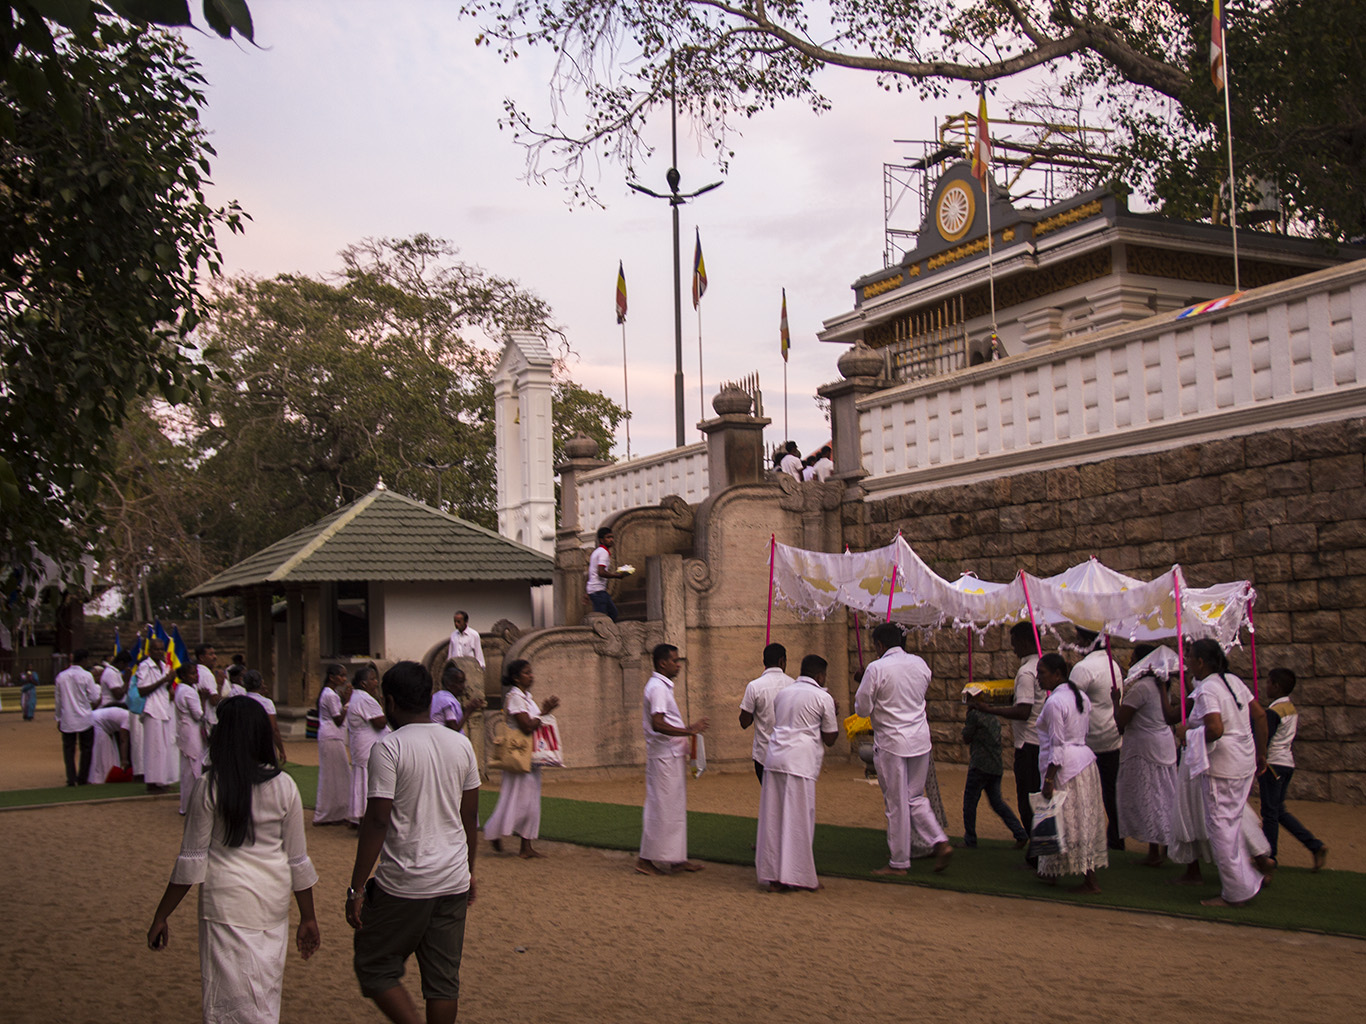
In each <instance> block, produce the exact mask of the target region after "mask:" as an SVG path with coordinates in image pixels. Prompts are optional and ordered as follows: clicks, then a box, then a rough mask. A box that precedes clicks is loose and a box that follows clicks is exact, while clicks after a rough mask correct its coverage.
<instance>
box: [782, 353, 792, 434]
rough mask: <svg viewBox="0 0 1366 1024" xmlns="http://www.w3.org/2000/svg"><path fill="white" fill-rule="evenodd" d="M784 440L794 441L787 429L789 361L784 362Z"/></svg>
mask: <svg viewBox="0 0 1366 1024" xmlns="http://www.w3.org/2000/svg"><path fill="white" fill-rule="evenodd" d="M783 440H784V441H790V440H792V434H791V433H789V432H788V429H787V360H786V359H784V360H783Z"/></svg>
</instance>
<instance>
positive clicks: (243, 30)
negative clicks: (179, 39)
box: [204, 0, 254, 42]
mask: <svg viewBox="0 0 1366 1024" xmlns="http://www.w3.org/2000/svg"><path fill="white" fill-rule="evenodd" d="M212 10H216V11H218V13H220V14H221V15H222V17H223V19H224V20H225V21H226V22H227V24H228V25H230V26H231V27H232V28H234V29H236V30H237V34H238V35H240V36H242V37H243V38H244V39H247V40H251V41H253V42H254V39H253V37H252V32H253V31H254V30H253V28H252V24H251V11H250V10H249V9H248V8H247V5H246V3H245V2H244V0H204V17H205V19H207V20H209V22H210V24H212V15H211V14H210V11H212ZM219 35H221V36H224V37H226V36H227V35H228V33H227V32H219Z"/></svg>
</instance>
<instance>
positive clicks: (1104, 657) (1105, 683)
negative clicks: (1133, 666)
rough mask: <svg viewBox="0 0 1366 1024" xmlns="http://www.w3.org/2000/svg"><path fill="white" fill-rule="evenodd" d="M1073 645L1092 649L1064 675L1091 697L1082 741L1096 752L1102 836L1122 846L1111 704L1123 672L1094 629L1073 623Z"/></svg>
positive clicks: (1116, 742) (1116, 729)
mask: <svg viewBox="0 0 1366 1024" xmlns="http://www.w3.org/2000/svg"><path fill="white" fill-rule="evenodd" d="M1076 631H1077V646H1079V647H1080V648H1081V649H1082V650H1086V649H1088V648H1090V647H1093V646H1095V648H1096V649H1095V650H1093V651H1091V653H1090V654H1088V655H1086V657H1084V658H1082V659H1081V661H1079V662H1077V663H1076V664H1075V665H1073V666H1072V672H1071V674H1070V675H1069V676H1068V678H1069V679H1070V680H1071V681H1072V682H1073V683H1075V684H1076V686H1077V689H1079V690H1080V691H1081V692H1082V693H1084V694H1086V696H1087V697H1089V698H1090V700H1091V717H1090V719H1089V720H1088V721H1087V723H1086V745H1087V746H1088V747H1090V748H1091V750H1092V752H1093V753H1094V754H1095V755H1096V769H1097V770H1098V771H1099V772H1100V795H1101V799H1102V800H1103V801H1104V802H1105V819H1106V822H1107V825H1106V829H1105V840H1106V842H1107V843H1108V844H1109V847H1110V849H1112V850H1122V849H1124V839H1123V837H1122V836H1121V835H1120V834H1119V805H1118V804H1117V803H1116V802H1115V790H1116V785H1117V783H1118V781H1119V747H1120V743H1121V739H1120V735H1119V726H1117V725H1116V724H1115V708H1116V707H1117V706H1118V705H1119V701H1120V698H1121V697H1122V696H1123V693H1122V691H1121V690H1120V686H1119V684H1120V682H1121V680H1123V678H1124V673H1123V672H1121V671H1120V670H1119V666H1118V665H1116V664H1115V663H1114V659H1112V658H1111V657H1110V654H1109V652H1108V651H1106V649H1105V644H1104V642H1102V641H1101V639H1100V635H1099V634H1098V633H1096V632H1095V631H1094V630H1090V629H1083V628H1082V627H1081V626H1077V627H1076ZM1097 644H1099V646H1096V645H1097Z"/></svg>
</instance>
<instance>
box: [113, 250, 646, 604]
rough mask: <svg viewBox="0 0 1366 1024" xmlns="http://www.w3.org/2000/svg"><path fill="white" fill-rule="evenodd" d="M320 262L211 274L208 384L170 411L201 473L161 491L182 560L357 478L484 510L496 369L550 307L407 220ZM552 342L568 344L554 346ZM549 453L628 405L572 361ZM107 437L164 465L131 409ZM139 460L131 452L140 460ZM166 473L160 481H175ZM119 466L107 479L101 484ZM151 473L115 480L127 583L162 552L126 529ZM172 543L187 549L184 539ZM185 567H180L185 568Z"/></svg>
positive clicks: (227, 543)
mask: <svg viewBox="0 0 1366 1024" xmlns="http://www.w3.org/2000/svg"><path fill="white" fill-rule="evenodd" d="M341 258H342V267H341V270H340V272H339V273H338V274H336V275H334V276H332V277H330V278H328V279H326V280H323V279H318V278H312V277H306V276H301V275H281V276H279V277H275V278H271V279H269V280H257V279H251V278H236V279H232V280H230V281H228V282H225V283H224V284H223V285H222V286H221V287H220V288H219V289H218V292H217V295H216V297H215V303H214V310H213V313H212V315H211V317H210V318H209V319H208V320H207V321H206V322H205V323H204V324H203V325H202V326H201V328H200V331H199V334H200V337H201V340H202V341H203V343H204V344H205V347H206V357H207V358H208V359H209V361H210V362H211V363H212V365H213V366H214V367H215V371H216V372H215V374H214V378H213V380H212V382H211V383H210V384H209V385H208V386H207V388H206V390H205V394H204V399H203V401H201V402H196V403H193V404H191V405H189V406H187V407H186V408H185V411H184V414H183V416H179V417H177V418H176V419H175V420H174V421H168V420H166V419H165V418H164V417H163V428H164V429H163V433H164V435H165V437H175V438H178V439H180V440H179V442H178V443H179V444H180V445H181V446H182V447H183V448H184V449H185V454H184V455H183V456H182V457H180V459H179V462H180V463H181V464H183V465H184V466H185V467H187V468H188V469H192V470H193V472H194V474H195V476H196V477H197V478H198V480H199V481H200V482H201V484H203V485H204V486H203V487H202V488H199V489H195V490H194V491H193V492H192V493H190V494H189V495H188V497H190V498H192V499H193V500H192V501H191V502H190V507H184V505H185V503H184V501H183V500H182V499H183V498H185V497H186V496H187V495H185V494H177V495H175V496H174V498H173V499H172V500H169V501H168V502H167V503H166V505H165V508H166V509H167V510H168V513H169V514H173V515H177V516H180V517H181V518H182V520H183V525H182V526H181V527H180V528H178V529H177V530H176V531H168V539H173V538H172V537H171V535H172V534H174V537H175V538H183V537H196V538H197V541H196V543H197V544H199V545H201V548H196V549H195V550H193V551H192V552H188V553H186V554H184V555H183V556H182V557H181V559H180V561H181V564H182V565H183V566H184V568H185V569H186V571H190V570H191V569H192V568H194V567H192V566H191V564H190V563H191V561H192V560H193V559H191V558H190V557H189V554H193V555H194V556H195V557H196V558H197V557H199V556H200V555H201V554H202V561H201V562H200V565H199V568H200V569H201V571H204V570H207V569H208V568H214V567H216V568H223V567H225V566H227V565H229V564H231V563H232V562H235V561H237V560H240V559H241V558H244V557H246V556H247V555H249V554H251V553H252V552H253V551H255V550H258V549H259V548H262V547H264V546H266V545H267V544H269V543H272V542H273V541H276V540H278V539H280V538H281V537H283V536H285V535H287V534H288V533H290V532H292V531H293V530H295V529H298V528H300V527H302V526H305V525H307V524H308V523H310V522H313V521H315V520H317V519H319V518H321V517H322V516H324V515H326V514H327V513H329V512H331V511H333V510H335V509H336V508H338V507H339V506H341V505H342V504H345V503H346V502H349V501H352V500H354V499H355V498H358V497H360V496H361V495H363V494H365V493H367V492H368V491H370V490H371V489H372V488H373V487H374V486H375V483H376V481H377V480H379V479H381V478H382V479H383V480H384V481H385V483H386V484H388V485H389V486H390V487H393V488H394V489H395V490H399V491H401V492H403V493H405V494H409V495H412V496H414V497H417V498H420V499H422V500H424V501H427V502H428V503H430V504H432V505H437V504H440V505H441V506H442V507H443V508H444V509H445V510H446V511H449V512H451V513H453V514H455V515H459V516H462V517H464V518H466V519H470V520H472V521H474V522H477V523H480V524H482V525H484V526H488V527H490V528H494V527H496V525H497V522H496V520H497V517H496V507H495V506H496V501H495V464H494V415H493V382H492V377H491V375H492V372H493V369H494V366H495V365H496V362H497V355H496V353H495V352H494V350H493V347H492V344H491V343H495V344H496V343H501V341H502V338H503V337H504V335H505V334H506V333H507V332H508V331H510V330H517V329H526V330H533V331H538V332H542V333H545V334H549V335H551V336H553V337H558V336H559V335H558V331H557V329H556V328H555V326H554V324H553V318H552V314H551V311H550V309H549V307H547V306H546V304H545V303H544V302H542V301H541V300H540V299H539V298H537V297H536V296H535V295H533V294H531V293H530V292H528V291H526V290H524V289H523V288H521V287H520V286H519V285H517V284H516V283H515V282H513V281H510V280H507V279H504V278H500V277H497V276H495V275H492V274H489V273H487V272H486V271H484V270H482V269H480V268H479V267H476V266H473V265H471V264H469V263H466V262H463V261H461V260H460V259H459V258H458V253H457V251H456V250H455V249H454V248H453V247H452V246H450V245H449V244H448V243H446V242H443V241H441V240H439V239H433V238H430V237H427V236H425V235H419V236H416V237H414V238H411V239H403V240H391V239H383V240H368V241H366V242H364V243H362V244H360V245H356V246H352V247H350V248H348V249H346V250H344V251H343V252H342V254H341ZM565 355H566V356H568V355H569V353H568V352H567V350H565ZM554 401H555V444H556V454H557V455H558V456H561V457H562V454H563V445H564V443H565V442H566V441H568V440H569V438H570V437H572V436H573V435H574V434H575V433H576V432H578V431H579V430H583V431H585V432H586V433H588V434H589V435H590V436H591V437H593V438H594V439H595V440H597V441H598V443H599V445H600V446H601V447H602V449H603V450H604V451H606V450H607V449H609V448H610V447H611V443H612V436H613V433H614V431H615V429H616V427H617V425H618V424H619V423H620V421H621V419H622V416H623V415H624V414H623V411H622V410H621V409H620V408H619V407H618V406H617V405H616V404H615V403H613V402H612V401H611V400H609V399H607V398H606V397H605V396H603V395H601V394H598V393H596V392H591V391H587V390H585V389H583V388H582V387H581V386H579V385H578V384H575V383H574V382H573V381H572V380H570V379H569V374H568V372H567V371H566V369H565V367H564V366H563V364H561V366H560V368H559V371H558V373H557V382H556V387H555V395H554ZM120 451H121V452H124V453H127V455H128V456H129V457H130V458H133V457H135V461H134V462H132V463H130V464H129V465H130V466H132V467H134V468H135V467H136V466H137V465H143V464H146V463H147V460H148V459H149V458H151V457H152V456H153V455H154V456H155V457H156V459H157V460H158V461H159V463H160V464H162V465H165V466H167V467H168V468H171V469H174V467H175V464H176V462H177V460H176V459H175V458H172V457H171V456H170V454H169V453H168V452H167V451H166V450H165V441H164V438H151V439H149V438H148V436H147V435H146V433H145V431H143V430H142V428H141V427H139V428H138V429H137V430H136V431H133V432H131V433H130V434H129V436H128V437H127V438H125V440H124V442H123V443H121V446H120ZM136 460H141V461H136ZM177 478H178V476H177V475H176V474H174V473H173V475H172V477H171V478H170V479H168V480H167V481H166V485H167V487H173V486H175V484H174V480H175V479H177ZM113 483H114V481H111V485H112V484H113ZM149 487H150V485H149V484H148V483H147V482H142V483H138V482H136V481H133V482H119V486H118V487H117V488H115V487H113V486H111V488H110V492H109V494H110V497H109V501H110V505H109V510H108V514H109V517H110V519H111V521H112V522H115V523H120V524H121V523H124V522H128V523H129V524H130V525H129V527H128V528H127V529H126V530H123V531H120V530H117V529H115V530H111V531H110V533H111V537H110V541H111V542H114V543H121V542H122V540H123V539H124V538H125V537H127V538H129V541H130V550H126V551H122V552H119V553H118V554H117V557H115V558H112V559H111V562H110V564H117V565H118V566H120V568H119V570H118V571H119V573H120V575H121V578H122V579H123V580H124V581H125V583H127V582H130V581H132V580H134V579H136V578H138V574H140V573H142V574H145V573H147V572H148V571H149V570H150V569H151V567H152V565H153V564H154V563H155V562H156V560H157V557H158V556H157V553H156V551H155V550H154V549H153V547H152V546H151V545H149V544H148V543H147V534H146V533H139V532H138V529H137V519H138V516H139V515H140V514H141V513H140V512H139V507H138V505H137V499H138V496H139V495H145V494H146V493H147V491H148V490H149ZM179 547H180V548H181V549H182V551H185V545H184V544H180V545H179ZM180 583H181V584H182V585H184V584H185V583H186V579H185V578H184V577H182V578H181V580H180Z"/></svg>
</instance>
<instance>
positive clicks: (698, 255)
mask: <svg viewBox="0 0 1366 1024" xmlns="http://www.w3.org/2000/svg"><path fill="white" fill-rule="evenodd" d="M693 230H694V231H696V232H697V246H696V248H694V249H693V257H692V308H693V309H696V308H697V307H698V304H699V303H701V301H702V296H703V295H705V294H706V293H707V265H706V264H705V263H704V262H702V231H701V229H699V228H694V229H693Z"/></svg>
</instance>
